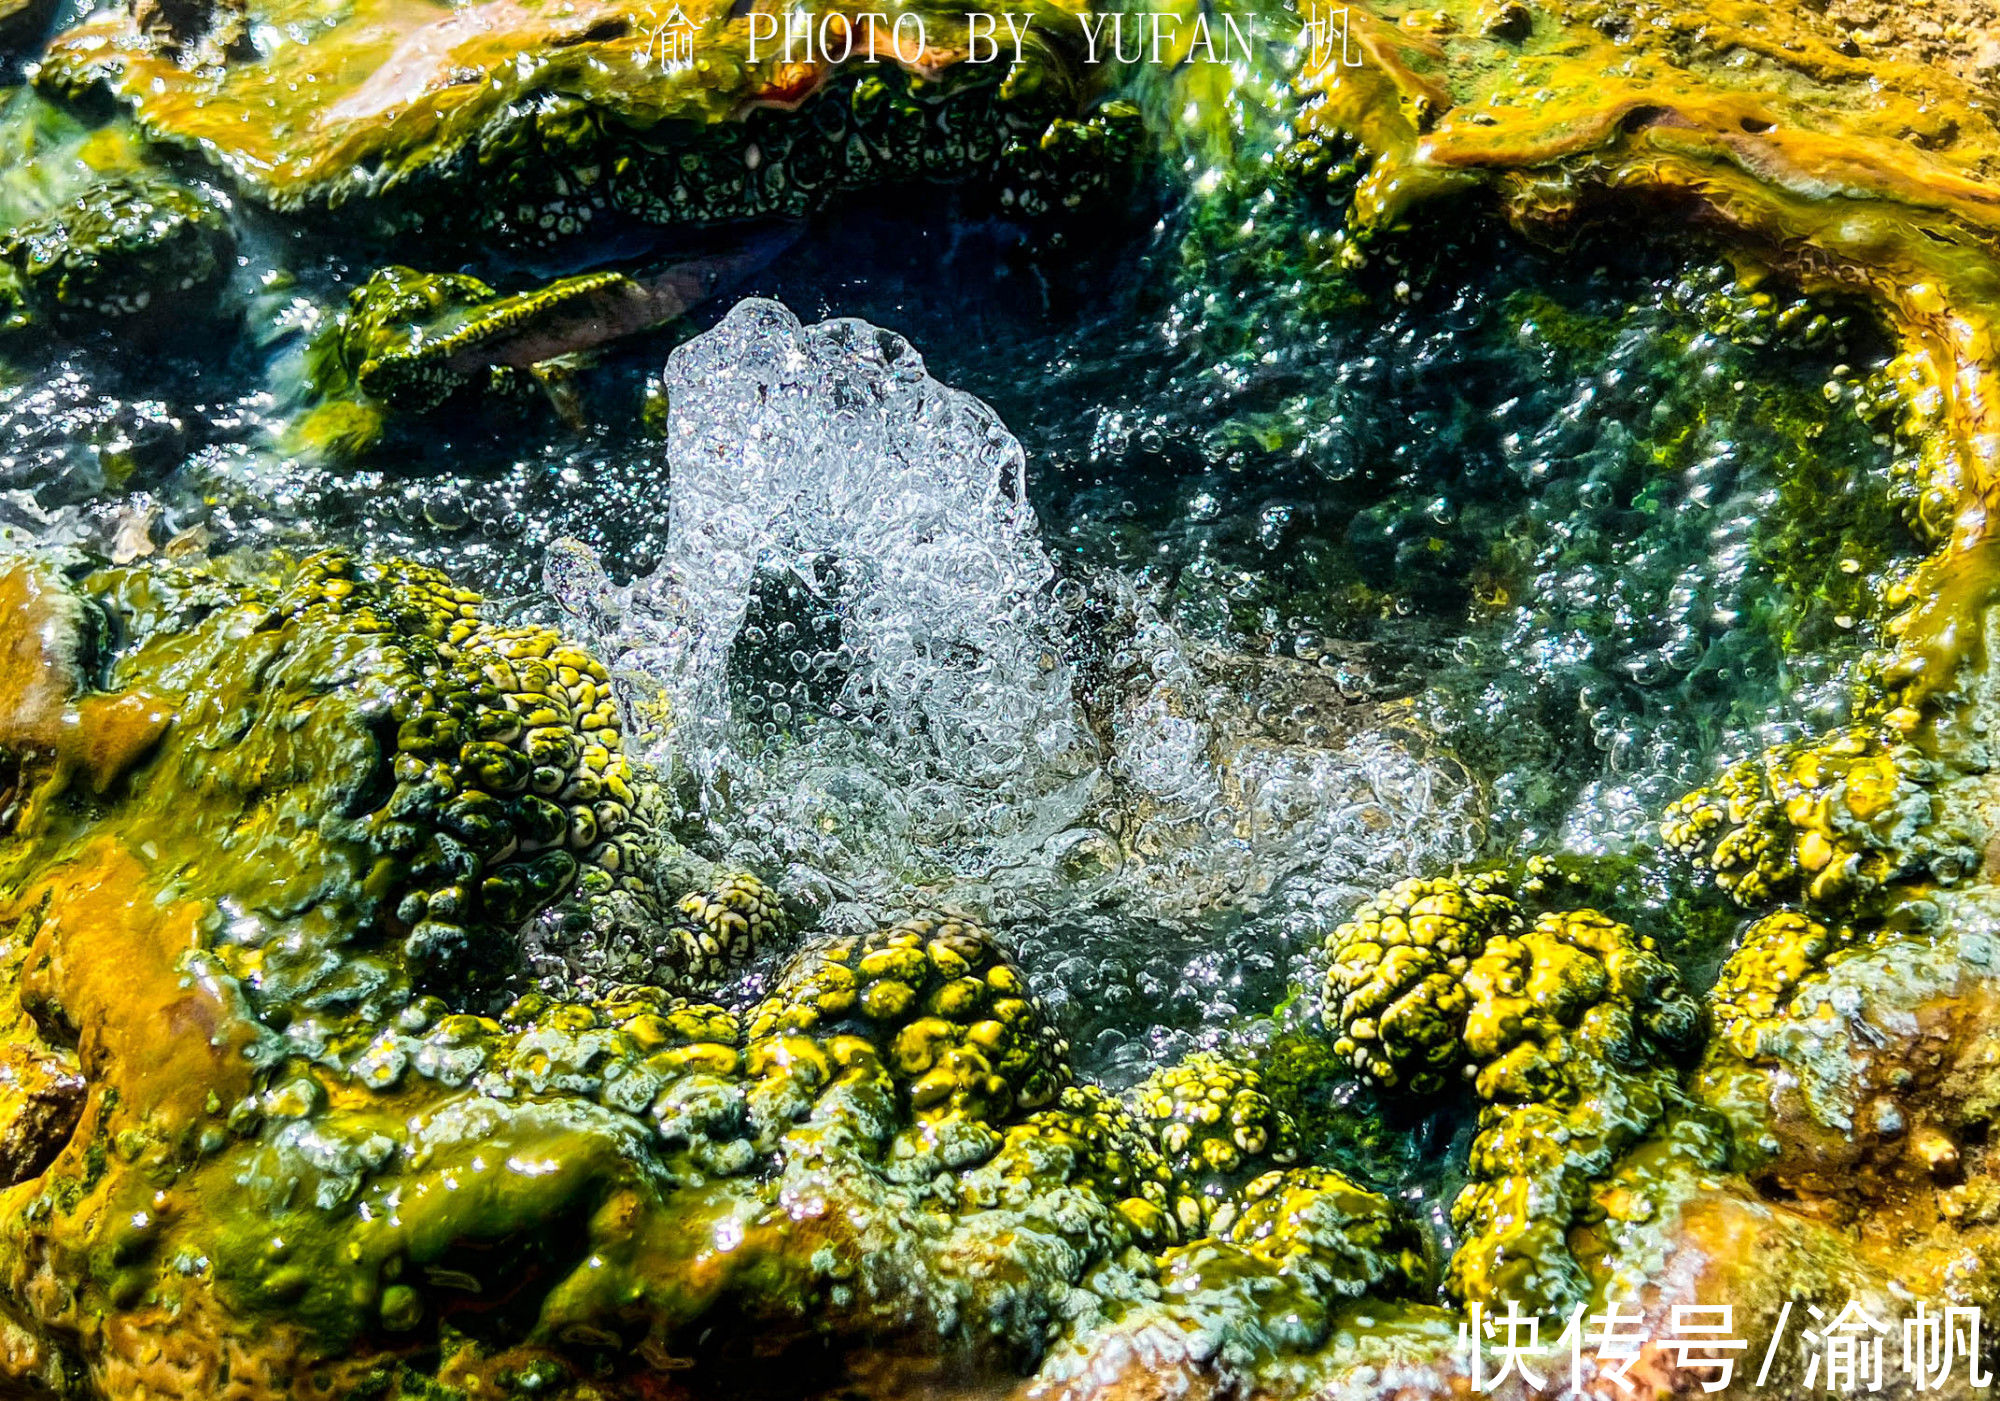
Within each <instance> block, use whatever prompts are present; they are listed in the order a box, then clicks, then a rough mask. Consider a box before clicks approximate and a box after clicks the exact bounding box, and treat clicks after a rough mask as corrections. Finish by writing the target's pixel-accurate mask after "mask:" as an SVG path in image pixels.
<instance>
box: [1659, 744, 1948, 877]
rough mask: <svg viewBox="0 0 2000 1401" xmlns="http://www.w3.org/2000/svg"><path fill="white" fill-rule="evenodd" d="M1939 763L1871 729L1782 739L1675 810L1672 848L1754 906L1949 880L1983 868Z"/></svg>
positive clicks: (1669, 822)
mask: <svg viewBox="0 0 2000 1401" xmlns="http://www.w3.org/2000/svg"><path fill="white" fill-rule="evenodd" d="M1942 772H1943V770H1942V768H1941V766H1940V765H1939V763H1938V761H1936V760H1935V759H1931V758H1929V757H1927V756H1926V755H1925V754H1924V753H1923V752H1922V751H1921V750H1919V749H1918V748H1917V747H1916V746H1914V745H1911V744H1907V743H1904V742H1902V741H1900V740H1899V739H1897V738H1896V737H1895V736H1893V735H1892V734H1888V733H1884V732H1879V731H1877V730H1875V729H1872V728H1869V727H1866V726H1855V727H1851V728H1848V729H1844V730H1839V731H1836V732H1834V733H1833V734H1830V735H1827V736H1825V737H1823V738H1820V739H1817V740H1806V741H1800V742H1797V743H1793V744H1785V745H1779V746H1776V747H1774V748H1772V749H1769V750H1766V751H1765V752H1764V753H1763V754H1762V755H1761V756H1759V757H1758V758H1755V759H1750V760H1746V761H1745V762H1743V763H1740V764H1737V765H1736V766H1734V767H1733V768H1731V769H1729V770H1728V771H1727V772H1725V773H1724V774H1723V775H1722V776H1721V777H1720V778H1718V779H1716V781H1715V782H1714V783H1712V784H1711V785H1709V786H1708V787H1706V788H1702V789H1697V790H1696V791H1694V792H1692V793H1690V794H1688V795H1687V796H1686V797H1684V798H1681V799H1680V800H1678V801H1677V802H1675V803H1674V804H1673V805H1672V806H1670V807H1669V808H1668V809H1667V812H1666V816H1665V817H1664V819H1663V820H1662V822H1661V824H1660V834H1661V837H1662V839H1663V840H1664V841H1665V842H1666V844H1667V846H1668V847H1669V848H1670V849H1672V850H1674V851H1676V852H1679V853H1681V854H1683V855H1685V856H1688V857H1690V858H1691V859H1693V860H1694V861H1696V862H1697V863H1698V864H1699V865H1700V866H1701V867H1703V868H1704V869H1705V870H1707V871H1708V872H1710V873H1711V874H1712V876H1713V878H1714V881H1715V884H1716V886H1717V887H1718V888H1719V889H1721V890H1723V891H1724V892H1726V893H1727V894H1728V895H1729V896H1730V898H1731V899H1733V900H1735V901H1736V903H1737V904H1739V905H1742V906H1744V907H1745V908H1761V907H1764V906H1768V905H1771V904H1774V903H1777V902H1780V901H1785V900H1802V901H1804V902H1806V903H1807V904H1810V905H1814V906H1820V907H1828V906H1831V905H1833V904H1835V903H1837V902H1841V901H1849V902H1851V901H1854V900H1857V899H1861V898H1863V897H1866V896H1868V895H1870V894H1873V893H1874V892H1876V891H1878V890H1880V889H1882V888H1883V887H1884V886H1885V885H1887V884H1888V883H1890V882H1892V881H1898V880H1905V879H1910V878H1914V877H1928V878H1930V879H1933V880H1937V881H1940V882H1946V883H1949V882H1951V881H1954V880H1956V879H1958V878H1959V877H1960V876H1962V875H1964V874H1966V873H1968V872H1970V871H1973V870H1976V869H1977V867H1978V863H1979V853H1978V849H1977V845H1976V843H1974V842H1973V841H1972V840H1971V839H1970V838H1969V837H1967V836H1966V835H1965V834H1963V833H1960V832H1957V831H1955V830H1952V829H1951V827H1950V826H1949V824H1946V823H1943V822H1941V820H1940V819H1941V818H1942V816H1943V808H1942V805H1941V804H1940V803H1939V801H1938V798H1937V793H1936V788H1937V783H1938V780H1939V779H1940V777H1941V776H1942Z"/></svg>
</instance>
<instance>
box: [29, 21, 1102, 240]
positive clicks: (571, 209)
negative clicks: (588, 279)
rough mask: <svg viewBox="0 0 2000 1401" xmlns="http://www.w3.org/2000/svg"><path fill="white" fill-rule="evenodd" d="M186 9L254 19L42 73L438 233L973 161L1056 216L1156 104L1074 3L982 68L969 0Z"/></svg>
mask: <svg viewBox="0 0 2000 1401" xmlns="http://www.w3.org/2000/svg"><path fill="white" fill-rule="evenodd" d="M185 8H187V9H188V10H190V11H192V12H194V14H193V19H192V22H191V23H190V24H189V25H185V26H182V28H184V29H189V30H198V31H199V32H200V33H201V34H202V35H204V36H207V35H214V34H224V35H225V36H226V35H227V34H235V35H238V36H242V37H239V38H237V39H234V40H226V41H224V42H211V43H209V44H208V48H207V53H208V61H206V62H202V63H197V64H190V63H185V62H183V58H182V51H183V48H184V46H185V45H184V41H183V40H181V39H179V38H177V37H176V35H175V34H174V33H171V32H164V31H163V29H162V27H161V26H160V25H158V24H155V23H149V14H148V7H147V6H145V5H143V4H141V5H135V6H134V7H132V8H130V9H125V10H112V11H106V12H104V13H103V14H100V15H98V16H96V17H94V18H92V19H90V20H88V21H86V22H85V23H83V24H81V25H79V26H77V27H76V28H74V29H72V30H70V31H69V32H68V33H66V34H64V35H62V36H60V37H59V38H58V39H57V41H56V42H55V43H54V44H53V46H52V47H51V50H50V52H49V54H48V56H47V58H46V59H45V61H44V63H43V65H42V68H41V71H40V81H41V84H42V86H43V87H44V88H45V89H48V90H51V91H61V92H68V93H78V92H81V91H83V90H85V89H87V88H90V87H92V86H96V85H99V84H101V85H104V86H107V87H108V88H109V89H110V90H111V91H112V92H113V93H114V94H115V95H116V96H117V97H119V98H120V99H121V100H123V101H124V102H125V103H127V104H128V105H129V106H130V107H131V109H132V111H133V113H134V115H135V116H136V118H137V120H138V123H139V125H140V127H141V129H142V130H144V131H145V132H146V134H147V135H148V136H149V137H151V138H153V139H154V140H157V141H160V142H163V143H168V144H172V145H178V146H183V147H189V148H198V149H200V150H201V151H202V152H203V153H205V154H206V155H208V156H209V157H210V158H211V159H213V160H215V161H217V162H218V163H219V164H220V165H222V166H223V167H224V168H225V169H226V170H227V171H228V172H229V173H230V175H231V176H232V177H234V179H235V180H236V181H237V182H238V184H239V185H240V186H241V188H242V189H243V190H244V191H245V192H246V193H247V194H249V195H250V196H252V197H253V198H256V199H259V200H262V201H264V202H266V203H268V204H271V205H273V206H274V207H277V208H280V209H287V210H290V209H299V208H303V207H307V206H320V205H327V204H340V203H343V202H345V201H349V200H353V199H356V198H358V197H379V196H388V195H393V196H394V199H393V200H392V201H391V202H390V204H389V205H388V206H386V209H387V210H389V211H393V212H392V213H391V219H392V222H394V221H402V222H405V223H407V224H408V226H409V227H410V228H412V229H413V230H414V229H416V228H418V227H421V228H423V229H424V230H425V231H426V232H430V233H436V232H439V231H440V229H441V228H446V227H448V228H451V229H455V230H457V231H459V232H460V233H462V234H465V235H468V236H471V237H476V238H479V239H481V240H491V239H494V238H504V239H508V240H512V241H516V242H527V243H547V242H550V241H553V240H556V239H559V238H563V237H566V236H568V235H571V234H575V233H578V232H581V231H583V230H585V229H587V228H589V227H591V226H592V225H594V224H598V223H601V222H603V221H604V220H605V219H606V218H607V217H609V216H612V215H614V214H615V215H623V216H628V217H631V218H636V219H640V220H644V221H646V222H649V223H662V224H712V223H722V222H728V221H735V220H744V219H757V218H769V217H774V216H776V217H798V216H800V215H804V214H808V213H811V212H812V211H813V210H815V209H817V208H819V207H821V206H822V205H824V204H825V203H826V201H827V200H828V199H830V198H832V197H833V196H835V195H838V194H839V193H841V192H843V191H851V190H855V189H861V188H867V187H871V186H877V185H882V184H891V183H904V182H910V181H950V180H957V179H963V178H966V177H968V176H973V175H982V176H989V177H992V178H994V179H995V180H996V181H997V185H996V191H997V195H998V197H999V198H1000V199H1001V200H1002V201H1003V202H1004V203H1005V204H1006V205H1007V206H1008V207H1011V208H1014V209H1018V210H1020V211H1021V212H1024V213H1029V214H1034V213H1037V212H1043V211H1046V210H1049V209H1051V208H1057V207H1061V206H1063V205H1065V204H1069V203H1073V202H1078V201H1085V200H1088V199H1089V198H1090V197H1091V196H1092V195H1093V193H1108V192H1111V191H1115V190H1116V189H1117V188H1119V186H1120V180H1121V177H1120V175H1119V172H1120V171H1121V170H1123V169H1125V168H1127V167H1128V166H1129V163H1130V160H1131V158H1132V156H1133V155H1134V154H1136V152H1135V149H1134V146H1135V143H1134V141H1133V133H1134V131H1135V128H1136V119H1137V114H1136V112H1134V111H1133V110H1132V109H1131V108H1130V107H1128V106H1124V105H1122V104H1115V103H1114V104H1111V105H1109V106H1108V107H1106V108H1105V109H1103V110H1102V111H1093V110H1090V106H1091V98H1090V94H1089V93H1088V91H1087V89H1086V75H1085V74H1084V72H1083V71H1082V67H1081V65H1080V64H1079V63H1078V62H1077V59H1078V57H1079V56H1080V53H1081V51H1082V50H1083V47H1084V40H1083V34H1082V29H1081V25H1080V20H1079V18H1078V14H1077V12H1076V9H1075V8H1074V7H1068V6H1064V5H1042V6H1037V7H1036V8H1035V11H1034V13H1033V15H1032V16H1024V19H1026V20H1027V21H1028V22H1027V23H1025V24H1024V26H1023V32H1022V42H1021V44H1020V46H1019V49H1018V53H1017V52H1016V51H1015V46H1014V45H1013V44H1012V43H1011V40H1010V43H1009V45H1008V53H1007V58H1008V61H1007V62H1004V63H997V62H981V63H979V64H971V63H968V62H967V59H968V57H969V54H970V49H969V43H970V41H969V38H968V35H969V27H968V24H969V22H968V19H967V11H966V10H965V9H963V8H958V7H954V6H952V5H942V6H937V5H930V4H923V5H915V6H908V7H905V6H897V7H892V8H891V9H890V10H888V11H885V12H877V13H876V14H875V16H874V17H873V18H870V17H869V16H868V15H867V13H866V12H865V11H863V10H861V9H858V8H856V7H852V6H835V7H832V8H829V9H823V10H821V11H819V12H818V13H817V14H816V16H815V17H814V19H815V21H816V22H815V23H814V24H813V25H811V26H808V28H810V29H811V30H812V32H811V34H810V35H809V36H802V34H801V33H800V30H799V27H798V26H797V25H796V24H794V26H793V29H792V31H791V36H790V41H789V43H788V42H787V40H786V38H785V36H784V35H781V34H779V33H778V32H777V30H776V28H775V24H774V18H775V17H774V16H773V15H772V14H771V13H768V12H764V11H757V12H755V13H754V14H753V12H752V11H751V10H749V9H747V8H745V7H741V6H729V5H724V4H720V3H690V4H686V5H683V6H678V7H675V6H666V5H655V4H652V3H650V0H648V3H632V2H631V0H593V3H590V4H586V5H570V6H563V7H537V6H525V7H524V6H519V5H513V4H508V3H494V4H488V5H486V6H484V7H479V8H475V9H472V10H468V11H464V12H462V13H459V12H453V13H441V12H439V11H437V10H436V9H435V8H434V7H432V6H429V5H426V4H422V3H411V2H410V0H368V3H364V4H361V5H354V4H349V3H347V2H346V0H340V3H322V2H321V0H305V3H300V0H275V3H263V0H259V3H254V4H247V5H240V6H235V5H230V6H213V7H210V6H187V7H185ZM218 21H219V22H218ZM822 31H823V33H822ZM278 33H284V34H287V35H290V36H299V35H309V36H310V39H309V41H304V42H300V41H294V40H290V39H288V40H285V41H274V40H272V39H270V38H269V37H268V36H270V35H274V34H278ZM822 37H824V42H822ZM1016 59H1018V61H1015V60H1016Z"/></svg>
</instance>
